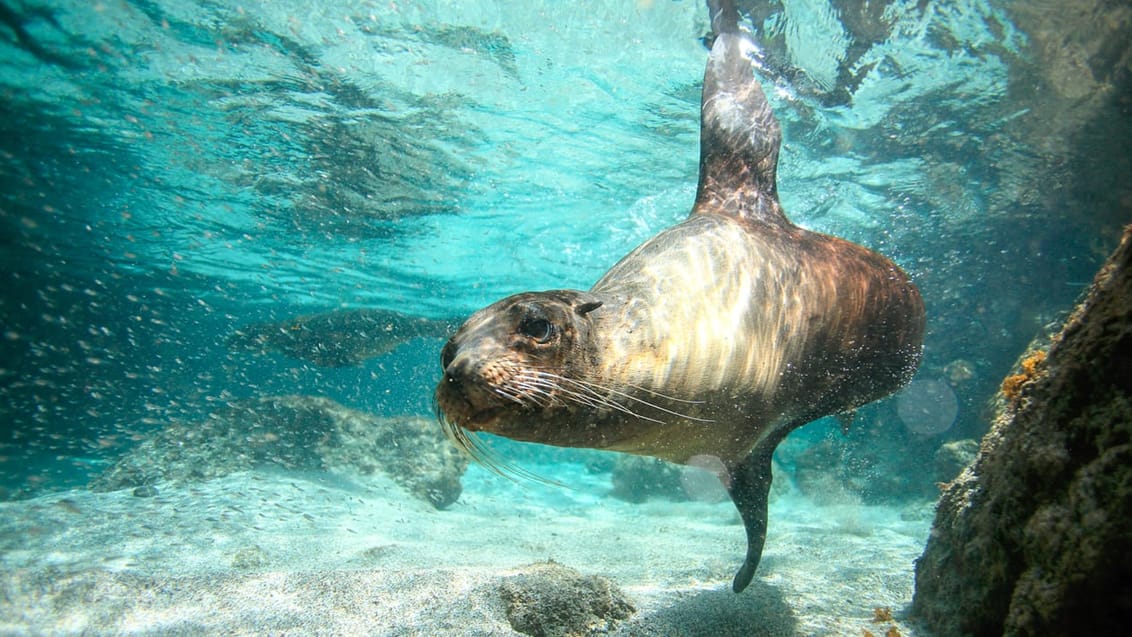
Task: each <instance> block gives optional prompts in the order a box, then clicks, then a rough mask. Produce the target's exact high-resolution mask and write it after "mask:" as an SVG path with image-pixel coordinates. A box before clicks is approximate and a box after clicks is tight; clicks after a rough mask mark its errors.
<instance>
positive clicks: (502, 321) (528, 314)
mask: <svg viewBox="0 0 1132 637" xmlns="http://www.w3.org/2000/svg"><path fill="white" fill-rule="evenodd" d="M601 305H602V302H601V301H600V300H598V299H597V297H595V296H594V295H592V294H589V293H586V292H580V291H576V290H550V291H547V292H524V293H521V294H516V295H513V296H509V297H507V298H505V299H503V300H502V301H499V302H497V303H494V304H492V305H489V306H488V307H486V308H484V309H482V310H480V311H478V312H476V313H475V314H473V315H472V316H471V318H469V319H468V320H467V321H466V322H465V323H464V324H463V325H462V326H461V327H460V329H459V330H458V331H457V332H456V334H454V335H453V336H452V338H451V339H449V340H448V343H447V344H446V345H445V346H444V349H443V350H441V353H440V363H441V366H442V367H443V368H444V376H443V378H441V380H440V383H439V384H438V386H437V388H436V404H437V408H438V410H439V415H440V416H441V422H442V423H443V424H444V426H445V430H446V431H447V432H448V434H449V436H450V437H451V438H452V439H453V440H454V442H456V443H457V444H458V445H460V446H461V447H463V448H464V449H466V450H468V451H472V452H474V449H473V448H472V446H473V443H472V442H471V441H470V440H469V439H468V437H467V435H466V434H465V433H464V431H462V430H467V431H485V432H489V433H495V434H499V435H502V436H506V437H508V438H512V439H516V440H526V441H538V442H551V441H552V440H553V439H554V438H555V435H554V434H553V431H552V430H551V429H552V427H553V425H554V423H556V422H558V423H560V422H561V421H562V420H563V419H565V418H566V417H567V416H568V414H569V413H570V412H571V410H572V409H574V408H576V407H577V405H578V404H579V403H578V401H577V396H578V393H579V388H578V387H577V383H579V382H581V379H582V378H589V377H592V375H593V374H592V371H590V372H589V373H585V370H592V369H593V368H594V366H595V365H596V360H597V356H598V348H597V347H596V345H595V343H594V340H593V339H592V338H591V332H592V328H593V315H592V314H591V313H592V312H593V311H594V310H596V309H598V308H599V307H601ZM552 444H554V443H553V442H552Z"/></svg>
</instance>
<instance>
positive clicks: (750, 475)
mask: <svg viewBox="0 0 1132 637" xmlns="http://www.w3.org/2000/svg"><path fill="white" fill-rule="evenodd" d="M774 448H775V445H773V444H767V443H766V442H765V441H764V442H762V443H760V444H759V445H758V446H756V447H755V449H754V450H753V451H751V453H750V455H748V456H747V458H746V459H745V460H743V461H742V462H741V463H739V464H738V465H737V466H736V467H735V468H733V469H732V470H731V471H730V477H731V480H730V484H729V485H728V488H727V491H728V492H729V493H730V494H731V500H732V501H733V502H735V507H736V508H738V509H739V516H740V517H741V518H743V526H745V527H746V529H747V558H746V560H745V561H744V562H743V566H741V567H740V568H739V572H738V573H736V574H735V580H734V581H733V582H732V583H731V590H733V591H735V592H736V593H741V592H742V591H743V589H745V588H747V585H748V584H750V583H751V578H752V577H754V576H755V569H756V568H758V566H759V560H760V559H761V558H762V554H763V544H764V543H765V542H766V515H767V500H768V499H769V496H770V481H771V459H772V458H773V457H774Z"/></svg>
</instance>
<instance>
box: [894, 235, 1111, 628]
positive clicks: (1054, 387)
mask: <svg viewBox="0 0 1132 637" xmlns="http://www.w3.org/2000/svg"><path fill="white" fill-rule="evenodd" d="M1000 404H1001V412H1000V414H999V416H998V417H997V419H996V420H995V422H994V425H993V426H992V428H991V431H990V432H989V433H988V434H987V436H986V437H985V438H984V439H983V442H982V446H981V448H980V451H979V455H978V457H977V458H976V460H975V462H974V464H973V465H971V466H970V467H968V468H967V469H966V470H965V471H964V472H963V473H962V474H961V475H960V476H959V477H958V478H956V479H955V480H954V481H953V482H951V484H950V485H949V486H948V488H947V489H946V491H945V492H944V494H943V498H942V500H941V501H940V504H939V508H938V510H937V512H936V518H935V523H934V525H933V528H932V534H931V538H930V539H929V541H928V544H927V547H926V548H925V550H924V554H923V556H922V557H920V559H919V560H918V561H917V563H916V594H915V599H914V602H913V613H914V615H915V617H917V618H918V619H920V620H921V621H923V622H924V623H926V624H927V625H928V626H929V627H931V629H932V630H933V631H934V632H936V633H937V634H938V635H940V636H941V637H949V636H951V635H1002V634H1007V635H1069V634H1076V635H1099V634H1115V633H1117V632H1123V631H1122V630H1119V629H1118V627H1120V628H1123V627H1124V625H1125V624H1127V623H1128V622H1129V620H1132V524H1129V520H1132V227H1130V228H1128V229H1126V230H1125V233H1124V237H1123V239H1122V241H1121V244H1120V246H1119V248H1117V250H1116V252H1115V253H1114V254H1113V255H1112V257H1110V259H1109V261H1108V262H1107V263H1106V264H1105V265H1104V267H1103V268H1102V269H1101V271H1100V272H1099V273H1098V274H1097V277H1096V279H1095V280H1094V281H1093V284H1092V286H1091V288H1090V289H1089V292H1088V295H1087V297H1086V298H1085V300H1084V301H1083V302H1082V303H1081V304H1080V305H1079V306H1078V307H1077V309H1076V311H1075V312H1074V313H1073V315H1072V316H1071V317H1070V318H1069V319H1068V320H1067V321H1066V324H1065V326H1064V327H1063V328H1062V330H1061V332H1060V333H1059V334H1057V335H1056V336H1054V337H1053V339H1052V342H1051V343H1050V345H1049V352H1048V354H1044V353H1042V351H1041V350H1035V351H1033V352H1032V353H1030V354H1028V355H1027V356H1025V357H1024V358H1023V360H1022V361H1021V362H1020V364H1019V370H1018V373H1017V374H1014V375H1012V376H1010V377H1008V378H1007V379H1006V382H1004V383H1003V398H1002V400H1001V401H1000Z"/></svg>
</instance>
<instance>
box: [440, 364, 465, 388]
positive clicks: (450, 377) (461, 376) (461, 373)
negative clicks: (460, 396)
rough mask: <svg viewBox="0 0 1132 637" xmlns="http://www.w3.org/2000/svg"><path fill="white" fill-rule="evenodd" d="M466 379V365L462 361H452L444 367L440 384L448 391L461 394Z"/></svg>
mask: <svg viewBox="0 0 1132 637" xmlns="http://www.w3.org/2000/svg"><path fill="white" fill-rule="evenodd" d="M467 377H468V363H467V361H466V360H464V359H460V358H457V359H454V360H452V361H450V362H449V363H448V364H447V365H446V366H445V367H444V379H443V380H442V381H441V383H442V384H443V385H444V386H445V388H446V389H447V390H448V391H454V392H461V391H463V388H464V381H465V379H467Z"/></svg>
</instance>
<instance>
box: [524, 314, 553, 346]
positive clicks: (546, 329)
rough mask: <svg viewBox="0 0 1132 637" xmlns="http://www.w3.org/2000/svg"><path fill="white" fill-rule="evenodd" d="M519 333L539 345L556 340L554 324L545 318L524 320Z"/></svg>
mask: <svg viewBox="0 0 1132 637" xmlns="http://www.w3.org/2000/svg"><path fill="white" fill-rule="evenodd" d="M519 333H520V334H522V335H523V336H527V337H529V338H532V339H534V340H535V341H536V342H538V343H546V342H548V341H550V339H552V338H554V324H553V323H551V322H550V321H548V320H546V319H544V318H529V319H524V320H523V322H522V323H519Z"/></svg>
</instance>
